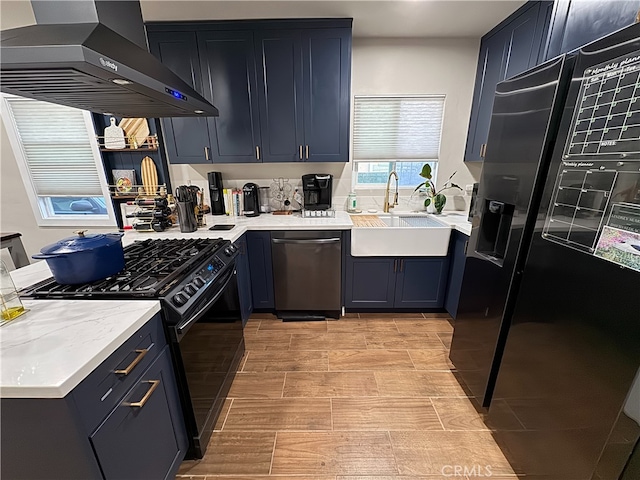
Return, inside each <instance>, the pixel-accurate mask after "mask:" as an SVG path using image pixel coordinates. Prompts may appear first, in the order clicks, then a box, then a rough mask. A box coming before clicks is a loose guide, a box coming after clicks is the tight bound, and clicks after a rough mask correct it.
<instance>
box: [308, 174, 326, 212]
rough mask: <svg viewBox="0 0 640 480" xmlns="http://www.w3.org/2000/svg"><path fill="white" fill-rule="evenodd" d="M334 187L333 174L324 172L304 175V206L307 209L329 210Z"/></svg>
mask: <svg viewBox="0 0 640 480" xmlns="http://www.w3.org/2000/svg"><path fill="white" fill-rule="evenodd" d="M332 188H333V175H329V174H324V173H310V174H308V175H303V176H302V191H303V193H304V208H305V209H306V210H329V209H330V208H331V192H332Z"/></svg>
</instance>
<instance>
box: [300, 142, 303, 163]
mask: <svg viewBox="0 0 640 480" xmlns="http://www.w3.org/2000/svg"><path fill="white" fill-rule="evenodd" d="M302 159H303V158H302V145H300V160H302Z"/></svg>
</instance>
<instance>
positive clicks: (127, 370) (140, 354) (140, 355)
mask: <svg viewBox="0 0 640 480" xmlns="http://www.w3.org/2000/svg"><path fill="white" fill-rule="evenodd" d="M136 353H137V354H138V355H136V358H134V359H133V362H131V363H130V364H129V366H128V367H127V368H125V369H124V370H114V372H113V373H116V374H118V375H129V374H130V373H131V370H133V369H134V368H135V367H136V365H138V364H139V363H140V362H141V361H142V359H143V358H144V356H145V355H146V354H147V353H149V349H148V348H143V349H141V350H136Z"/></svg>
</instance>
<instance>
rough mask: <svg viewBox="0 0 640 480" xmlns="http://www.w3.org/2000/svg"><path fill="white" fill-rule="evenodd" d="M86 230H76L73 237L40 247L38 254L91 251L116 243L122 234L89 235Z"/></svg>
mask: <svg viewBox="0 0 640 480" xmlns="http://www.w3.org/2000/svg"><path fill="white" fill-rule="evenodd" d="M86 232H87V230H78V231H75V232H73V233H75V234H76V235H75V236H73V237H67V238H63V239H62V240H60V241H58V242H56V243H52V244H51V245H47V246H46V247H42V249H40V252H42V253H44V254H54V253H62V254H65V253H75V252H84V251H87V250H93V249H96V248H100V247H107V246H109V245H113V244H114V243H117V242H119V241H120V240H121V238H122V235H123V234H122V233H91V234H88V235H87V234H86Z"/></svg>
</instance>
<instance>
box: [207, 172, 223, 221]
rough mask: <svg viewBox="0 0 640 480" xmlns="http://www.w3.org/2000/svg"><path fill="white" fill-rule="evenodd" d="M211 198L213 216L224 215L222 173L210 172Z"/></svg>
mask: <svg viewBox="0 0 640 480" xmlns="http://www.w3.org/2000/svg"><path fill="white" fill-rule="evenodd" d="M207 176H208V177H209V196H210V198H211V215H224V214H225V208H224V195H223V189H224V187H223V186H222V173H221V172H209V174H208V175H207Z"/></svg>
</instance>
